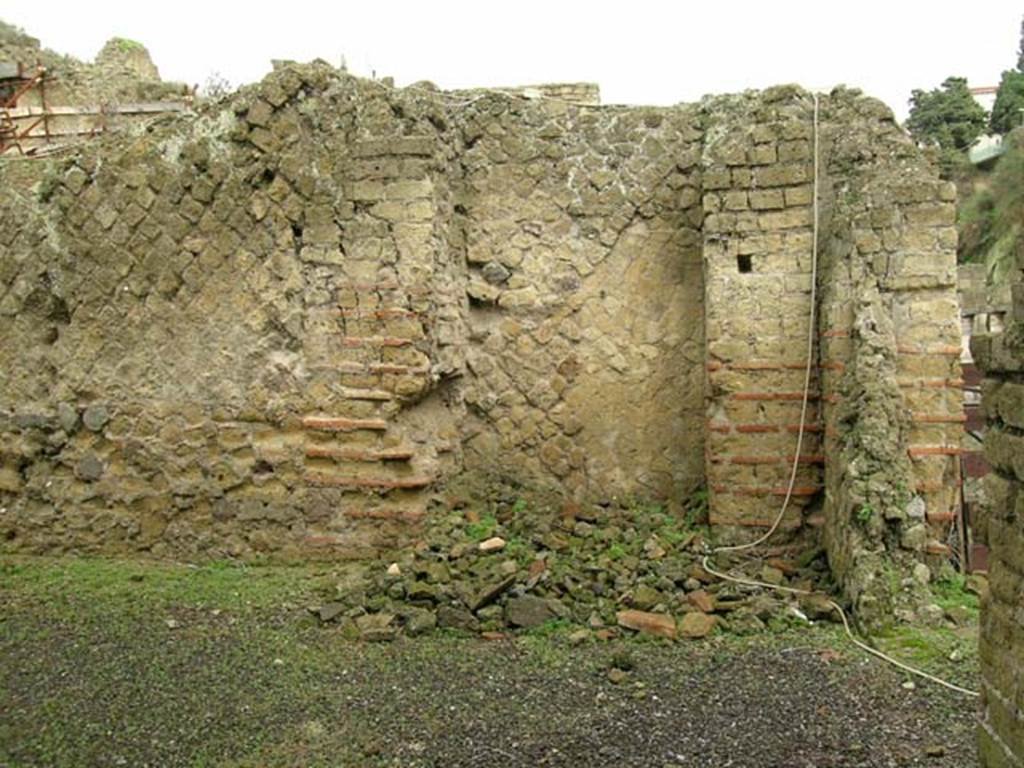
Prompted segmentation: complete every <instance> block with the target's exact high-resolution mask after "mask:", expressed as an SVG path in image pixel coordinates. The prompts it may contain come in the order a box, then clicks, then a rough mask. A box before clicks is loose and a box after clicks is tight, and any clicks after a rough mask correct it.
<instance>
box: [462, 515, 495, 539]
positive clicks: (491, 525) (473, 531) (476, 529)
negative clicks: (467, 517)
mask: <svg viewBox="0 0 1024 768" xmlns="http://www.w3.org/2000/svg"><path fill="white" fill-rule="evenodd" d="M497 527H498V520H497V518H495V517H494V515H485V516H484V517H482V518H480V520H479V521H477V522H475V523H468V524H467V525H466V536H468V537H469V538H470V539H472V540H473V541H483V540H484V539H488V538H490V537H491V536H492V535H493V534H494V530H495V529H496V528H497Z"/></svg>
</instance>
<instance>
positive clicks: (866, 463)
mask: <svg viewBox="0 0 1024 768" xmlns="http://www.w3.org/2000/svg"><path fill="white" fill-rule="evenodd" d="M826 114H828V115H829V116H830V118H831V119H832V120H835V123H834V125H833V126H832V127H831V128H830V129H829V130H828V131H827V132H826V133H825V135H824V145H823V148H822V152H823V158H824V160H823V167H824V168H825V169H827V174H828V184H829V186H830V189H831V193H830V194H829V196H828V198H827V211H826V214H825V222H824V229H823V232H824V233H825V239H823V241H822V242H821V245H822V271H821V278H822V279H821V281H820V283H819V285H820V287H821V293H822V304H821V319H820V323H819V330H820V338H821V352H820V359H821V363H822V370H823V376H822V393H823V398H822V402H823V426H824V428H825V455H826V456H827V457H828V461H827V462H826V473H825V480H826V494H825V539H826V542H827V544H828V548H829V556H830V557H829V559H830V563H831V565H832V567H833V571H834V572H835V573H836V575H837V577H838V578H839V580H840V582H841V583H843V584H844V585H845V586H846V589H847V592H848V594H849V595H850V596H851V598H852V599H853V600H854V603H855V605H856V606H857V608H858V610H859V611H860V613H861V616H862V617H863V618H865V620H867V621H871V620H873V619H875V618H877V619H879V620H884V618H885V617H889V616H892V615H893V612H894V610H895V611H897V612H898V611H900V610H904V611H910V610H911V609H912V607H913V606H915V605H920V604H921V603H922V601H921V600H919V599H916V598H915V593H919V592H921V591H922V589H923V587H924V585H925V584H927V582H928V580H929V570H928V568H927V565H926V564H930V565H932V566H938V565H939V564H941V563H942V562H943V561H944V559H945V558H946V556H947V555H948V553H949V548H948V545H947V543H946V538H947V535H948V532H949V530H950V526H951V524H952V521H953V519H954V515H955V513H956V510H957V509H958V495H959V462H958V457H959V453H960V437H961V432H962V429H963V420H964V416H963V403H962V394H961V389H962V382H961V380H960V367H959V357H960V344H959V340H960V329H959V318H958V313H957V304H956V294H955V287H956V261H955V244H956V233H955V230H954V227H953V224H954V221H955V205H954V199H955V189H954V188H953V186H952V185H951V184H946V183H942V182H940V181H938V180H937V179H936V178H935V176H934V174H933V173H931V172H930V171H929V170H928V169H927V168H926V167H924V166H922V165H920V164H919V163H915V162H914V160H915V157H916V151H915V149H914V148H913V147H912V146H910V144H909V142H908V141H907V139H906V137H905V136H904V135H903V134H902V132H901V131H899V130H898V129H897V128H896V126H894V125H893V124H892V122H891V120H890V119H889V115H888V110H887V109H885V108H884V107H883V106H882V105H880V104H878V105H875V107H874V108H873V109H872V105H871V104H870V103H867V104H863V103H862V104H859V105H857V104H854V103H851V102H847V103H844V102H843V101H842V100H835V101H833V102H832V103H830V104H829V105H828V107H827V112H826ZM837 117H838V118H840V119H838V120H836V118H837ZM864 136H869V137H870V147H871V149H870V150H869V151H865V146H864V140H863V137H864ZM915 564H916V565H917V567H916V568H915V567H914V566H915ZM908 574H913V578H912V579H908V578H906V576H907V575H908ZM905 618H910V616H909V615H908V616H906V617H905Z"/></svg>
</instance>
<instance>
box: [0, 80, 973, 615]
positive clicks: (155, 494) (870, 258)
mask: <svg viewBox="0 0 1024 768" xmlns="http://www.w3.org/2000/svg"><path fill="white" fill-rule="evenodd" d="M530 95H536V94H530ZM818 135H819V139H820V148H821V151H820V158H821V159H820V163H819V164H818V171H819V179H820V195H819V197H820V203H821V219H820V229H819V233H818V238H817V240H818V246H819V263H818V265H817V279H818V296H819V315H818V316H819V321H818V324H817V332H816V334H815V335H816V338H817V343H816V344H815V349H814V355H813V361H812V362H813V368H812V372H813V376H812V387H811V393H810V398H811V399H810V409H809V413H808V419H807V423H806V424H805V427H804V431H805V439H804V442H803V450H802V452H801V456H800V457H799V462H800V465H799V467H800V468H799V473H798V478H797V482H796V487H795V496H794V503H793V504H792V505H791V506H790V509H789V512H788V514H787V516H786V518H785V520H784V521H783V529H784V534H783V535H781V536H780V540H784V539H785V537H786V536H789V537H792V536H794V535H796V534H798V533H799V532H801V531H812V532H820V531H822V530H823V532H824V540H825V543H826V544H827V548H828V552H829V556H830V561H831V563H832V566H833V569H834V571H835V573H836V574H837V576H838V578H839V580H840V581H841V583H842V584H843V585H844V587H845V588H846V590H847V593H848V595H849V596H850V597H851V598H852V599H853V601H854V603H855V604H856V605H857V607H858V608H860V609H861V610H862V612H863V613H865V614H866V615H868V614H870V615H877V616H883V615H892V612H893V611H894V610H897V608H898V606H897V605H895V604H894V600H898V596H899V595H903V594H905V593H906V591H907V588H908V585H911V584H916V583H918V582H917V581H914V580H913V579H912V578H909V576H910V574H916V576H917V577H918V579H919V580H920V581H925V580H926V579H927V568H924V566H922V565H921V563H930V564H932V565H935V564H937V562H939V561H941V559H942V558H943V556H944V555H945V553H946V551H947V550H946V547H945V543H944V538H945V535H946V534H945V532H946V530H947V529H948V525H949V520H950V519H951V517H952V516H953V514H954V512H955V510H956V508H957V507H956V505H957V479H958V466H957V462H956V460H955V454H956V452H957V445H958V441H959V432H960V429H961V422H962V418H963V417H962V406H961V402H960V393H959V384H958V378H959V368H958V365H959V363H958V357H959V353H960V348H959V324H958V315H957V303H956V295H955V282H956V272H955V241H956V235H955V232H954V229H953V221H954V202H953V199H954V190H953V187H952V185H949V184H946V183H942V182H940V181H939V180H938V178H937V176H936V174H935V172H934V170H933V169H932V168H930V167H929V166H928V165H927V164H926V163H925V161H924V160H923V159H922V158H921V156H920V155H919V153H918V151H917V150H916V148H915V147H914V146H913V144H912V143H911V142H910V141H909V140H908V139H907V138H906V137H905V136H904V134H903V133H902V131H901V130H900V129H899V127H898V126H897V125H896V124H895V123H894V122H893V120H892V116H891V114H890V113H889V111H888V110H887V109H886V108H885V107H883V106H882V105H881V104H880V103H879V102H877V101H874V100H871V99H868V98H864V97H862V96H860V95H859V94H857V93H856V92H853V91H847V90H837V91H835V92H833V93H832V94H830V95H828V96H823V97H822V98H821V101H820V130H819V132H818ZM813 145H814V121H813V99H812V97H811V95H810V94H808V93H806V92H804V91H801V90H800V89H798V88H795V87H779V88H775V89H771V90H767V91H764V92H760V93H745V94H742V95H734V96H723V97H715V98H709V99H706V100H704V101H703V102H701V103H699V104H683V105H678V106H675V107H671V108H636V107H607V106H605V107H603V106H595V105H590V104H578V103H572V102H569V101H564V100H560V99H555V98H528V97H526V96H524V95H520V94H515V93H504V92H497V91H471V92H455V93H444V92H440V91H437V90H436V89H433V88H431V87H428V86H420V87H411V88H406V89H394V88H391V87H388V86H386V85H384V84H381V83H376V82H368V81H364V80H359V79H356V78H353V77H349V76H347V75H345V74H343V73H340V72H338V71H336V70H334V69H332V68H330V67H328V66H327V65H324V64H319V63H316V64H313V65H308V66H297V65H287V66H281V67H280V68H278V69H277V70H276V71H275V72H273V73H272V74H271V75H269V76H268V77H267V78H266V79H265V80H264V81H263V82H262V83H260V84H258V85H255V86H252V87H249V88H246V89H244V90H243V91H241V92H239V93H238V94H236V95H235V96H233V97H232V98H231V99H230V100H229V101H227V102H225V103H223V104H221V105H219V106H216V107H211V108H209V109H206V110H205V111H203V112H201V114H199V115H198V116H196V117H182V118H178V119H175V120H174V121H173V122H171V123H169V124H163V125H160V126H159V127H154V128H153V129H152V130H151V131H150V132H149V133H148V134H146V135H144V136H142V137H138V136H136V137H133V138H132V140H130V141H128V140H125V141H123V142H120V143H116V144H109V143H108V144H107V145H105V146H103V147H98V146H90V147H88V148H83V149H82V150H81V152H80V153H79V154H78V155H77V156H76V157H75V158H74V159H73V160H68V161H65V162H62V163H60V164H57V163H52V164H51V166H50V167H49V169H48V170H47V171H46V172H45V173H43V178H42V180H41V181H40V182H39V183H38V184H37V185H36V187H35V188H34V192H33V193H32V194H27V193H25V194H22V193H18V194H13V195H7V196H5V201H4V204H3V206H2V209H0V239H2V241H3V243H4V251H3V254H2V256H0V315H2V316H3V318H4V319H3V323H2V324H0V368H2V370H4V371H5V373H6V375H5V377H4V378H3V380H2V382H0V410H2V412H3V415H2V417H0V418H2V420H0V433H2V442H0V506H2V514H0V530H2V531H3V534H4V539H5V541H6V543H5V545H4V546H5V547H6V548H8V549H14V550H27V551H65V550H86V551H94V550H102V551H107V552H118V551H128V552H130V551H147V552H150V553H152V554H154V555H160V556H164V555H179V556H188V555H195V554H200V553H203V554H211V555H231V556H247V555H251V554H254V553H264V552H267V553H277V554H278V555H281V556H291V555H301V556H303V557H305V556H341V555H346V554H347V555H351V554H367V553H371V552H373V551H375V550H376V549H379V548H381V547H387V546H392V545H393V544H395V543H396V542H397V541H400V540H401V539H402V537H403V536H404V535H406V534H407V533H408V532H409V531H414V530H415V528H416V525H417V521H420V520H421V519H422V518H423V516H424V515H427V514H429V503H430V501H431V500H432V499H434V498H436V497H437V494H438V493H439V491H440V490H441V489H442V488H443V487H444V484H445V482H446V481H448V480H451V479H452V478H453V477H456V476H458V477H459V478H461V479H462V480H463V481H465V479H466V478H474V477H479V478H484V479H486V478H487V477H488V476H492V475H494V474H499V475H501V476H502V477H504V478H515V479H516V480H517V481H518V482H520V483H523V484H524V485H526V486H531V485H533V486H549V487H556V488H558V489H559V490H560V492H562V493H563V494H564V496H566V497H567V498H571V499H574V500H575V501H576V502H579V503H608V502H609V501H611V500H613V499H616V498H624V497H637V498H640V497H642V498H654V499H660V500H663V501H665V502H667V504H668V506H669V509H678V508H679V507H680V505H681V504H682V503H683V502H684V501H685V500H686V499H687V498H688V497H690V496H691V495H692V494H694V493H695V492H696V491H698V489H701V488H703V487H706V488H707V489H708V491H709V494H710V523H711V525H712V527H713V528H714V529H716V530H717V531H718V532H719V533H720V535H721V536H722V537H725V538H732V539H741V538H744V537H748V538H749V537H750V532H751V531H753V532H757V531H760V530H763V529H764V528H765V527H766V526H768V525H770V524H771V521H772V519H773V517H774V516H775V514H776V511H777V510H778V508H779V505H780V503H781V498H782V495H784V493H785V490H786V485H787V481H788V475H789V467H790V462H791V461H792V459H793V452H794V451H795V446H796V436H797V435H796V433H797V432H798V431H799V412H800V406H801V399H802V397H801V393H802V388H803V377H804V366H805V363H806V358H805V344H806V335H807V323H808V317H809V310H810V304H811V299H810V288H811V281H812V241H813V226H812V225H813V216H812V203H813V184H812V182H813V178H814V172H815V164H814V158H813V151H812V149H813ZM40 167H41V166H40ZM4 170H5V168H4V166H0V173H2V172H3V171H4ZM4 183H5V185H7V186H12V183H10V182H4ZM482 482H485V480H483V481H482ZM915 566H916V568H915ZM922 569H923V571H922ZM922 573H923V575H922ZM911 591H912V590H911Z"/></svg>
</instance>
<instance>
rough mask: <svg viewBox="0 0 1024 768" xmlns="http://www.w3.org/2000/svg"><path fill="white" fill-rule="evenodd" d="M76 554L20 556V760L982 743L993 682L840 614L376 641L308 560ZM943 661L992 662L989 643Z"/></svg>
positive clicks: (12, 605) (639, 752) (573, 754)
mask: <svg viewBox="0 0 1024 768" xmlns="http://www.w3.org/2000/svg"><path fill="white" fill-rule="evenodd" d="M2 565H3V564H2V563H0V566H2ZM89 567H91V566H89ZM55 568H56V566H53V565H45V564H44V565H33V564H29V565H25V564H24V563H20V564H18V565H17V566H16V567H12V566H9V567H7V569H6V570H4V569H2V568H0V605H3V606H4V609H3V612H2V618H0V702H3V705H2V707H0V766H11V767H13V766H19V767H20V766H50V765H55V766H56V765H60V766H75V767H76V768H77V767H80V766H120V765H123V766H161V768H162V767H164V766H168V767H170V766H214V765H216V766H423V767H426V766H439V767H440V766H446V767H448V766H617V767H618V766H655V767H656V768H660V767H661V766H686V767H688V768H726V767H727V766H740V767H742V768H768V767H769V766H787V768H795V767H803V766H806V767H807V768H810V767H811V766H813V767H814V768H827V767H830V766H843V767H846V766H918V765H929V766H940V767H941V766H947V767H949V768H954V767H955V768H968V767H970V766H975V765H976V764H977V763H976V760H975V756H974V743H973V727H974V721H975V703H974V702H973V701H971V700H966V699H964V698H962V697H960V696H958V695H957V694H954V693H950V692H947V691H945V690H943V689H940V688H937V687H935V686H933V685H931V684H927V683H921V684H919V685H917V686H916V687H914V688H913V689H908V688H907V687H905V683H906V678H905V677H904V676H903V675H902V674H900V673H899V672H897V671H895V670H893V669H891V668H889V667H887V666H885V665H882V664H880V663H878V662H875V661H873V660H871V659H867V658H865V657H864V656H862V655H861V654H860V653H858V652H857V651H855V650H854V649H852V648H851V647H850V646H848V645H846V644H844V643H842V641H841V638H840V636H839V635H838V632H837V630H836V629H835V628H834V627H831V626H826V627H816V628H810V629H806V630H802V631H794V630H790V631H787V632H784V633H781V634H778V633H777V634H765V635H761V636H757V637H752V638H732V637H728V636H720V637H717V638H714V639H712V640H708V641H702V642H681V643H676V644H669V643H667V642H663V641H659V642H652V641H642V640H635V639H630V640H616V641H610V642H587V643H584V644H582V645H578V646H574V645H572V644H571V643H570V642H569V641H568V631H567V630H562V629H558V628H547V629H545V631H542V632H535V633H533V634H529V635H525V636H519V637H517V638H513V639H508V640H503V641H490V642H488V641H483V640H479V639H476V638H459V637H452V636H445V635H434V636H431V637H428V638H418V639H415V640H406V639H403V640H400V641H397V642H393V643H390V644H363V643H354V642H351V641H348V640H345V639H344V638H342V637H341V636H340V634H339V633H338V632H337V631H336V630H333V629H330V628H323V627H319V626H316V625H315V623H314V622H313V621H312V620H311V619H309V618H307V617H306V615H305V611H304V609H303V607H302V605H301V604H300V603H298V602H296V598H298V599H301V594H302V592H303V590H302V589H298V593H299V594H296V589H295V588H294V584H293V582H294V579H292V580H291V581H289V577H280V578H278V576H276V575H273V574H271V575H269V576H270V577H268V578H266V579H263V580H262V582H261V581H260V579H259V578H258V576H255V575H254V574H253V573H251V572H247V573H245V574H243V575H241V576H239V577H238V578H237V579H236V577H235V576H234V575H231V576H230V577H224V576H222V575H220V574H217V573H213V574H211V576H210V579H211V580H212V581H213V582H214V583H213V584H212V586H210V585H207V584H200V585H199V588H194V586H195V585H192V584H191V582H190V581H188V579H189V578H192V577H183V579H184V580H180V581H178V582H175V581H174V579H176V578H178V577H177V575H175V576H174V578H165V572H164V571H159V572H157V573H156V574H155V575H154V574H153V573H152V572H151V571H147V570H145V568H143V567H142V566H132V567H131V568H130V569H129V572H124V569H123V568H122V567H121V566H117V565H114V566H110V565H105V566H103V570H102V573H101V575H100V577H95V574H93V573H92V572H91V571H74V570H72V571H68V570H66V569H65V570H60V571H55V570H54V569H55ZM119 569H120V570H119ZM154 582H159V584H160V587H159V588H158V589H153V588H151V586H149V585H152V584H153V583H154ZM140 585H141V586H140ZM182 585H185V586H182ZM247 590H252V592H251V593H250V592H249V591H247ZM964 642H966V641H964ZM833 649H837V650H833ZM837 651H838V652H837ZM613 667H614V668H616V669H618V668H621V667H632V668H631V669H630V670H629V671H628V672H626V674H625V675H624V676H623V677H624V679H622V680H621V681H620V682H617V683H616V682H612V681H611V680H610V679H609V669H611V668H613ZM940 671H944V673H947V674H949V673H953V674H957V675H958V682H961V683H966V684H971V683H972V682H975V681H974V680H972V678H973V677H974V676H975V668H974V660H973V658H971V659H968V660H967V662H961V663H960V664H959V666H957V667H956V668H955V669H954V670H952V671H950V670H940Z"/></svg>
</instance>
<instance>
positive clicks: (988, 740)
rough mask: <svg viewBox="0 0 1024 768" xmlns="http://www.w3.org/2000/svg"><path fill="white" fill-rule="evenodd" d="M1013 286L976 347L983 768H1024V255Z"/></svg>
mask: <svg viewBox="0 0 1024 768" xmlns="http://www.w3.org/2000/svg"><path fill="white" fill-rule="evenodd" d="M1011 281H1012V282H1013V286H1012V291H1013V294H1012V295H1013V306H1012V312H1011V314H1010V316H1009V321H1010V322H1009V323H1008V325H1007V327H1006V330H1005V331H1001V332H992V333H976V335H975V336H974V337H973V338H972V340H971V352H972V353H973V355H974V358H975V360H976V362H977V363H978V366H979V367H980V368H981V369H982V370H983V371H984V372H985V375H986V378H985V381H984V384H983V386H982V399H981V402H982V408H983V409H984V412H985V416H986V419H987V426H986V431H985V457H986V459H988V462H989V464H990V465H991V467H992V470H993V471H992V472H991V473H990V474H988V475H987V476H986V477H985V481H984V482H985V495H986V498H987V500H988V501H987V508H988V509H987V515H986V517H987V532H988V545H989V573H988V575H989V586H990V591H989V594H988V595H987V598H986V599H984V600H983V602H982V615H981V638H980V651H981V672H982V703H983V715H982V718H981V727H980V728H979V740H980V747H981V764H982V765H983V766H985V768H1011V767H1015V766H1019V765H1021V764H1024V615H1022V611H1024V608H1022V605H1024V326H1022V319H1024V253H1019V252H1018V254H1017V266H1016V268H1015V269H1013V270H1012V271H1011ZM978 330H982V329H978ZM991 330H992V331H995V330H996V329H994V328H993V329H991Z"/></svg>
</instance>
